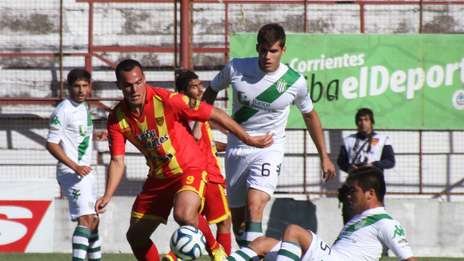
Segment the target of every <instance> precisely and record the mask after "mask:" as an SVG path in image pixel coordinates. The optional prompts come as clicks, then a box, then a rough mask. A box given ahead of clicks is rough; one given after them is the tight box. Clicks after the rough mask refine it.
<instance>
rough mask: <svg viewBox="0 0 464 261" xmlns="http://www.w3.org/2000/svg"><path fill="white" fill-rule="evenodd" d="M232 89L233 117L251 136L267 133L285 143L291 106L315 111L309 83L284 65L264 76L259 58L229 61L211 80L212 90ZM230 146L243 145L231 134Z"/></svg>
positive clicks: (304, 111) (305, 110) (306, 111)
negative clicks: (308, 87) (230, 87)
mask: <svg viewBox="0 0 464 261" xmlns="http://www.w3.org/2000/svg"><path fill="white" fill-rule="evenodd" d="M229 84H230V85H231V86H232V89H233V94H234V98H233V117H234V119H235V120H236V121H237V122H238V123H240V125H241V126H242V127H243V128H244V129H245V130H246V131H247V132H248V133H250V134H251V135H260V134H265V133H268V132H272V133H273V134H274V142H283V141H284V139H285V127H286V125H287V120H288V115H289V112H290V106H289V105H291V104H295V105H296V106H297V107H298V109H299V110H300V111H301V112H302V113H308V112H311V111H312V110H313V103H312V101H311V97H310V96H309V94H308V89H307V85H306V80H305V79H304V77H303V76H302V75H300V74H299V73H297V72H296V71H294V70H292V69H291V68H289V67H288V66H287V65H285V64H282V63H281V64H280V65H279V67H278V68H277V70H276V71H275V72H271V73H265V72H263V71H262V70H261V69H260V68H259V65H258V58H257V57H252V58H240V59H233V60H232V61H230V62H229V63H228V64H226V66H225V67H224V69H222V71H221V72H220V73H219V74H218V75H216V77H215V78H214V79H213V80H212V81H211V88H212V89H213V90H214V91H216V92H219V91H220V90H223V89H225V88H227V87H228V86H229ZM229 145H232V146H234V145H240V146H243V145H244V144H243V143H242V142H241V141H239V140H238V139H237V138H235V137H234V136H233V135H229Z"/></svg>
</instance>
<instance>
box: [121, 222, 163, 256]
mask: <svg viewBox="0 0 464 261" xmlns="http://www.w3.org/2000/svg"><path fill="white" fill-rule="evenodd" d="M159 224H161V220H159V219H150V218H134V217H132V218H131V221H130V226H129V230H128V231H127V233H126V238H127V241H128V242H129V244H130V246H131V248H132V252H133V253H134V255H135V257H136V258H137V260H143V261H159V254H158V249H157V248H156V246H155V244H153V242H152V241H151V239H150V236H151V234H153V232H154V231H155V230H156V228H157V227H158V226H159Z"/></svg>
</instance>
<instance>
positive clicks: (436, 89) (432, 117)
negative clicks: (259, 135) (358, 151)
mask: <svg viewBox="0 0 464 261" xmlns="http://www.w3.org/2000/svg"><path fill="white" fill-rule="evenodd" d="M286 46H287V51H286V53H285V55H284V56H283V58H282V62H283V63H285V64H288V65H289V66H290V67H292V68H293V69H294V70H296V71H298V72H299V73H301V74H303V75H305V77H306V80H307V84H308V91H309V93H310V95H311V98H312V100H313V102H314V104H315V108H316V111H317V112H318V113H319V116H320V118H321V121H322V124H323V126H324V128H355V123H354V115H355V113H356V111H357V110H358V109H359V108H361V107H369V108H371V109H373V111H374V113H375V117H376V127H377V128H382V129H464V35H310V34H289V35H287V43H286ZM255 48H256V35H255V34H237V35H234V36H233V37H232V39H231V57H233V58H238V57H249V56H256V55H257V54H256V49H255ZM292 107H293V108H292V111H291V114H290V118H289V122H288V127H289V128H304V127H305V126H304V122H303V120H302V118H301V115H300V113H299V112H298V110H297V109H296V108H295V106H292Z"/></svg>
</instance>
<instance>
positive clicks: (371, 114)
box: [354, 108, 375, 125]
mask: <svg viewBox="0 0 464 261" xmlns="http://www.w3.org/2000/svg"><path fill="white" fill-rule="evenodd" d="M362 116H367V117H369V119H370V120H371V122H372V124H374V123H375V120H374V112H372V110H371V109H369V108H361V109H359V110H358V111H357V112H356V116H355V117H354V122H355V124H356V125H358V120H359V119H360V118H361V117H362Z"/></svg>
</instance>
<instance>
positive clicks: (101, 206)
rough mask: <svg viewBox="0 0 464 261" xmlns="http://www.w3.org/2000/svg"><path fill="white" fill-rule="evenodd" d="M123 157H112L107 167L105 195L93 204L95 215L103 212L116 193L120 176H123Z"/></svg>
mask: <svg viewBox="0 0 464 261" xmlns="http://www.w3.org/2000/svg"><path fill="white" fill-rule="evenodd" d="M124 167H125V164H124V156H123V155H118V156H112V157H111V161H110V164H109V166H108V180H107V182H106V188H105V194H104V195H103V196H102V197H101V198H99V199H98V200H97V202H96V203H95V211H97V213H103V212H105V207H106V205H107V204H108V203H109V202H110V200H111V198H112V197H113V194H114V192H115V191H116V189H117V187H118V185H119V183H120V182H121V179H122V176H123V175H124Z"/></svg>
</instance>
